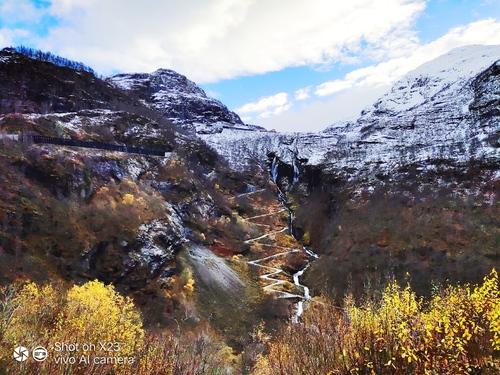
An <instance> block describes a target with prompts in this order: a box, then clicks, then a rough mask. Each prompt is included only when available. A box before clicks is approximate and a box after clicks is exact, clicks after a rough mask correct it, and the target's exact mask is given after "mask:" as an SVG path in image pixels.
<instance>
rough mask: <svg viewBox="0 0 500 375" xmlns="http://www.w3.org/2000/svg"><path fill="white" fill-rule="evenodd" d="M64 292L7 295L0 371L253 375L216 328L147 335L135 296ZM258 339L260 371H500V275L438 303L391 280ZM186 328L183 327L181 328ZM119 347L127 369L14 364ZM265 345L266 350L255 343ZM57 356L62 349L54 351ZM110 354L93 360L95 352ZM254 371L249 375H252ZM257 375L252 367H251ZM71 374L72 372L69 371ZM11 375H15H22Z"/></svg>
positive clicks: (97, 287)
mask: <svg viewBox="0 0 500 375" xmlns="http://www.w3.org/2000/svg"><path fill="white" fill-rule="evenodd" d="M58 289H61V288H58V286H56V285H45V286H40V285H36V284H34V283H31V282H30V283H26V284H24V285H22V286H18V287H9V288H4V289H3V290H2V298H1V300H0V337H1V341H0V369H6V370H7V371H10V372H12V371H14V372H15V373H19V374H32V373H40V371H42V370H43V371H42V372H41V373H46V374H60V373H65V374H87V373H92V374H229V373H233V374H236V373H248V371H246V370H245V369H244V368H243V366H242V354H235V353H234V352H233V350H232V349H231V348H230V347H229V346H227V345H226V344H224V342H223V341H222V340H221V339H220V338H218V335H217V334H216V333H215V332H214V331H213V330H211V329H210V328H208V327H207V329H205V330H202V331H197V332H195V331H193V330H185V331H183V330H180V329H179V330H177V332H172V331H168V330H163V331H159V330H155V331H154V332H153V331H152V330H146V329H145V328H143V325H142V318H141V313H140V312H139V311H138V310H137V309H136V307H135V306H134V304H133V302H132V300H131V299H129V298H128V297H123V296H121V295H120V294H119V293H117V292H116V290H115V289H114V288H113V287H112V286H109V285H108V286H106V285H104V284H102V283H101V282H98V281H90V282H87V283H85V284H83V285H80V286H73V287H72V288H70V289H69V290H68V291H67V292H64V293H61V292H60V291H59V290H58ZM260 327H261V328H260V330H259V334H257V335H256V337H257V338H256V339H255V340H254V341H255V342H254V346H253V348H254V349H255V348H260V349H259V350H258V351H257V352H255V351H253V352H252V350H250V349H249V352H248V353H245V356H247V357H248V355H250V352H252V353H253V354H252V356H253V360H252V362H253V363H254V365H253V368H251V373H253V374H256V375H274V374H283V375H285V374H311V375H312V374H467V373H484V374H490V373H491V374H494V373H498V370H500V364H499V361H498V354H499V350H500V295H499V280H498V275H497V272H496V271H495V270H493V271H491V273H490V274H489V275H488V276H487V277H485V279H484V282H483V283H482V284H481V285H478V286H470V285H464V286H448V287H445V288H441V289H439V288H436V290H435V291H434V293H433V295H432V297H431V298H430V299H429V300H423V299H421V298H419V297H418V296H417V295H416V294H415V293H414V292H413V291H412V290H411V289H410V287H408V286H407V287H401V286H399V285H398V284H397V283H396V282H392V283H390V284H389V285H388V286H387V287H386V288H385V290H384V291H383V292H382V294H381V297H380V298H378V299H377V298H370V299H367V300H366V301H365V302H363V303H360V304H356V303H355V302H354V300H353V299H352V298H351V297H347V298H346V299H345V303H344V305H343V306H342V307H337V306H334V305H333V303H332V302H331V301H329V300H328V299H326V298H317V299H315V300H313V301H312V302H311V303H310V304H309V308H308V309H307V310H306V312H305V314H304V316H303V321H302V322H301V323H300V324H286V325H284V326H283V328H282V329H281V332H280V333H279V334H277V335H274V337H273V335H269V334H267V333H265V332H263V331H262V326H260ZM179 328H180V327H179ZM61 341H62V342H64V341H66V342H100V341H101V342H120V343H121V346H120V349H119V351H117V352H116V353H114V354H113V355H115V356H117V355H121V356H130V357H132V358H134V359H135V360H134V362H133V363H130V364H127V365H116V364H113V363H108V364H105V365H95V364H91V365H78V364H75V365H71V364H65V365H60V364H59V365H58V364H55V363H54V362H53V361H46V362H44V363H43V364H38V363H36V362H34V361H26V362H25V363H23V364H19V363H15V362H14V361H13V360H12V359H11V355H12V349H13V347H15V346H16V345H19V344H20V343H23V345H25V346H28V347H31V346H33V345H40V344H42V345H44V346H46V347H48V348H51V349H52V350H53V348H54V344H55V343H56V342H61ZM255 344H257V346H255ZM52 353H53V351H52ZM98 354H104V353H93V355H98ZM244 370H245V371H244ZM247 370H250V368H247ZM61 371H63V372H61ZM14 372H12V373H14Z"/></svg>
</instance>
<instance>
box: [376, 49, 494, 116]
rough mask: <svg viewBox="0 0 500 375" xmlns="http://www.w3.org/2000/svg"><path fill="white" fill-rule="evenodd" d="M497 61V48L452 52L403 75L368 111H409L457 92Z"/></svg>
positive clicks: (456, 50)
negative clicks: (446, 93) (441, 95)
mask: <svg viewBox="0 0 500 375" xmlns="http://www.w3.org/2000/svg"><path fill="white" fill-rule="evenodd" d="M498 59H500V46H482V45H471V46H465V47H461V48H456V49H453V50H451V51H450V52H448V53H446V54H444V55H442V56H440V57H438V58H437V59H434V60H432V61H429V62H427V63H425V64H422V65H421V66H419V67H418V68H416V69H415V70H413V71H411V72H409V73H408V74H406V75H405V76H404V77H403V78H401V79H400V80H399V81H397V82H396V83H395V84H394V85H393V87H392V88H391V90H390V91H389V92H387V93H386V94H385V95H383V96H382V98H380V100H378V101H377V102H376V103H375V104H374V106H373V108H371V109H368V111H371V110H376V111H379V112H380V111H390V112H401V111H408V110H410V109H412V108H415V107H417V106H419V105H421V104H423V103H425V102H427V101H428V100H431V99H432V98H434V97H435V96H438V95H439V94H441V93H444V92H445V91H447V92H451V90H454V89H455V90H458V89H459V88H460V87H463V86H464V85H465V84H466V83H467V82H468V81H469V80H470V79H471V78H473V77H475V76H476V75H478V74H479V73H480V72H482V71H483V70H485V69H486V68H488V67H489V66H490V65H492V64H494V63H495V61H497V60H498ZM459 86H460V87H459Z"/></svg>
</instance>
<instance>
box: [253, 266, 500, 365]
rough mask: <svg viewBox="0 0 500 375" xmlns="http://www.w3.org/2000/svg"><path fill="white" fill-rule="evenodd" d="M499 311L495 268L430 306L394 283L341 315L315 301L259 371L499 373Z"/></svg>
mask: <svg viewBox="0 0 500 375" xmlns="http://www.w3.org/2000/svg"><path fill="white" fill-rule="evenodd" d="M499 305H500V296H499V283H498V275H497V272H496V271H495V270H493V271H492V272H491V273H490V274H489V275H488V276H487V277H485V279H484V282H483V284H482V285H480V286H476V287H470V286H454V287H451V286H450V287H447V288H445V289H442V290H440V291H438V292H436V293H435V294H434V295H433V296H432V297H431V299H430V300H429V301H428V302H427V303H424V301H422V300H421V299H419V298H417V296H416V295H415V293H414V292H413V291H412V290H411V289H410V288H409V287H406V288H401V287H399V286H398V284H396V283H394V282H393V283H390V284H389V285H388V286H387V288H386V289H385V290H384V292H383V294H382V297H381V298H380V300H379V301H378V302H374V301H368V302H365V303H363V304H361V305H358V306H357V305H355V304H354V303H353V301H352V300H350V299H348V300H346V303H345V306H344V309H343V313H340V312H339V311H340V310H338V309H336V308H335V307H334V306H332V305H331V303H328V302H326V303H325V301H320V302H319V303H317V304H313V305H311V306H310V308H309V309H308V310H306V312H305V314H304V316H303V320H304V324H302V325H294V326H292V327H287V329H285V330H284V331H283V333H282V335H281V336H280V337H279V338H278V339H276V340H274V341H273V342H271V343H270V344H269V347H268V350H269V355H268V356H267V358H266V359H265V360H264V359H262V358H261V359H260V360H259V361H258V363H257V369H258V370H259V371H258V372H259V373H269V374H273V373H276V372H277V371H278V372H280V371H281V372H282V373H328V372H329V371H331V373H382V374H383V373H418V374H425V373H429V374H431V373H439V374H463V373H471V372H473V373H480V372H486V373H488V372H487V371H491V372H492V373H498V372H495V371H498V370H500V369H499V363H498V360H497V359H496V358H497V357H496V356H498V350H499V346H500V342H499V341H500V329H499V328H500V327H499V325H500V322H499V316H500V312H499ZM309 358H315V360H314V361H309V360H308V359H309ZM266 367H267V369H266ZM263 368H264V369H263Z"/></svg>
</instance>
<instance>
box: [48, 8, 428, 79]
mask: <svg viewBox="0 0 500 375" xmlns="http://www.w3.org/2000/svg"><path fill="white" fill-rule="evenodd" d="M424 7H425V0H350V1H331V0H288V1H286V4H285V3H284V2H283V1H281V0H211V1H205V0H191V1H184V0H167V1H160V0H145V1H135V0H108V1H98V0H53V5H52V8H51V12H52V14H54V15H56V16H57V17H58V19H59V20H60V23H59V25H58V26H57V27H55V28H53V29H52V30H51V31H50V33H49V35H48V36H47V37H46V38H44V39H43V40H42V41H40V43H39V47H40V48H43V49H48V50H51V51H54V52H56V53H59V54H62V55H64V56H67V57H69V58H74V59H77V60H82V61H85V62H86V63H87V64H90V65H92V66H93V67H95V68H96V69H97V70H99V71H101V72H111V71H113V70H121V71H151V70H154V69H157V68H158V67H165V68H172V69H174V70H177V71H180V72H182V73H184V74H187V75H188V76H189V77H190V78H192V79H194V80H195V81H197V82H201V83H206V82H214V81H217V80H220V79H224V78H231V77H236V76H241V75H250V74H258V73H265V72H270V71H278V70H281V69H283V68H286V67H290V66H302V65H310V64H329V63H332V62H335V61H346V60H349V59H352V58H353V57H354V55H355V54H356V55H357V54H360V53H363V51H367V53H368V52H369V53H372V54H373V51H378V52H377V53H378V54H379V56H386V55H387V53H389V52H381V51H382V50H389V49H391V48H392V46H394V45H408V44H409V40H410V39H412V38H414V35H413V33H412V31H411V27H412V24H413V21H414V19H415V18H416V17H417V16H418V14H420V12H421V11H422V10H423V9H424Z"/></svg>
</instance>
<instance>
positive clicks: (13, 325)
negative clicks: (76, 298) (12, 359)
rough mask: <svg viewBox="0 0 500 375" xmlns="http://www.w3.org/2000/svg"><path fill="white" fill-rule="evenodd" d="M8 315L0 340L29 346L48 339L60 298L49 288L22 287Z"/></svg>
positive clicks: (53, 325)
mask: <svg viewBox="0 0 500 375" xmlns="http://www.w3.org/2000/svg"><path fill="white" fill-rule="evenodd" d="M11 303H12V311H13V313H12V315H11V317H10V320H9V321H8V322H7V324H6V329H5V332H4V340H5V341H6V342H8V343H10V344H11V345H17V344H22V345H32V344H36V343H38V342H39V341H41V340H42V341H43V340H46V339H48V338H49V337H51V333H52V331H53V329H54V328H55V323H56V319H55V316H56V315H57V313H58V311H59V308H60V298H59V297H58V293H57V292H56V291H55V290H54V288H53V287H52V286H51V285H46V286H38V285H36V284H35V283H32V282H30V283H28V284H25V285H24V286H23V287H22V288H21V289H20V290H18V291H17V293H16V296H15V297H14V298H13V300H12V301H11Z"/></svg>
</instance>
